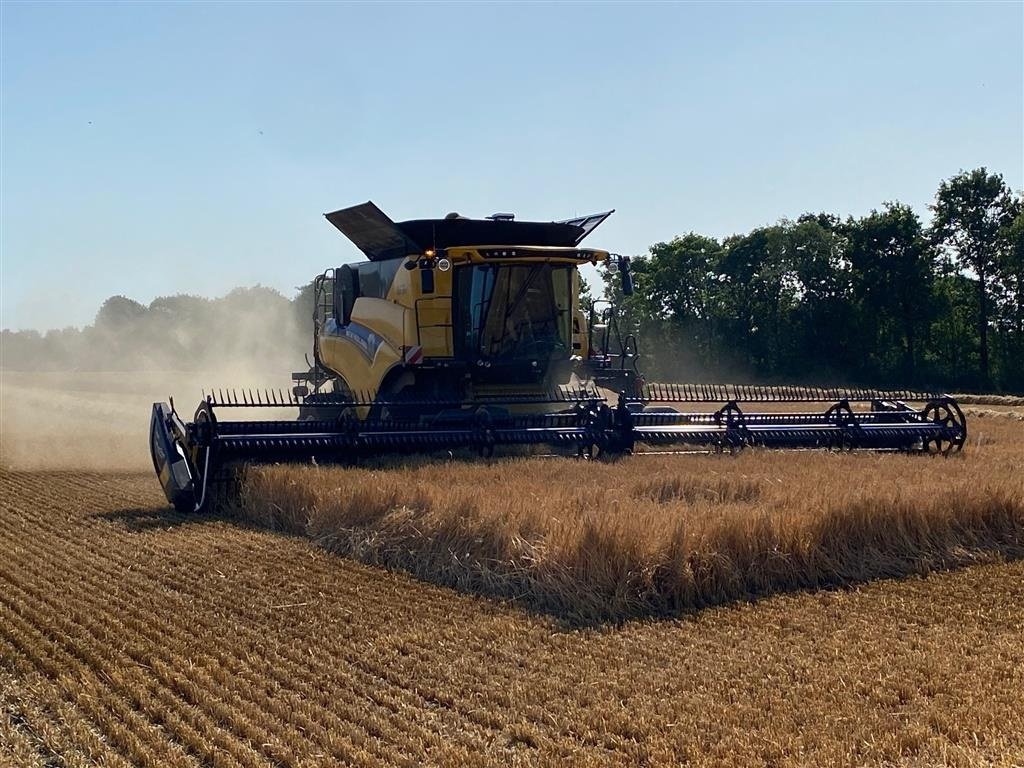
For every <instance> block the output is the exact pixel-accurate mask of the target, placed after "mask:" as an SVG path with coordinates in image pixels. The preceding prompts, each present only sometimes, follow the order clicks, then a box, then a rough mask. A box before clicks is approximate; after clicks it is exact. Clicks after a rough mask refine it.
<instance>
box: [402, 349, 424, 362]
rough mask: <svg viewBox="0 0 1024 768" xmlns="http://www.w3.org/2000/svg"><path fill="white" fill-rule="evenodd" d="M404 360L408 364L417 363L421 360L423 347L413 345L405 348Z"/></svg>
mask: <svg viewBox="0 0 1024 768" xmlns="http://www.w3.org/2000/svg"><path fill="white" fill-rule="evenodd" d="M405 362H406V363H408V364H409V365H417V364H418V363H422V362H423V347H421V346H418V345H417V346H413V347H406V348H405Z"/></svg>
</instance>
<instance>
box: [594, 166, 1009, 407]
mask: <svg viewBox="0 0 1024 768" xmlns="http://www.w3.org/2000/svg"><path fill="white" fill-rule="evenodd" d="M930 209H931V214H932V218H931V222H930V223H929V224H928V225H927V226H926V225H925V224H924V223H923V222H922V221H921V218H920V217H919V216H918V215H917V213H916V212H915V211H913V210H912V209H911V208H910V207H909V206H907V205H904V204H902V203H899V202H889V203H885V204H884V205H883V206H882V207H881V209H878V210H873V211H871V212H870V213H869V214H867V215H866V216H862V217H859V218H854V217H849V218H847V219H845V220H844V219H841V218H840V217H838V216H835V215H833V214H829V213H816V214H812V213H808V214H804V215H802V216H800V217H799V218H798V219H796V220H795V221H792V220H783V221H781V222H779V223H778V224H775V225H772V226H767V227H759V228H757V229H755V230H753V231H751V232H749V233H746V234H740V235H733V236H731V237H727V238H725V239H722V240H719V239H717V238H714V237H709V236H707V235H701V234H698V233H695V232H690V233H689V234H686V235H682V236H679V237H676V238H675V239H673V240H671V241H670V242H665V243H656V244H655V245H653V246H652V247H651V248H650V251H649V253H647V254H646V255H644V256H639V257H634V258H633V259H632V272H633V276H634V283H635V286H636V290H635V292H634V293H633V295H631V296H629V297H623V296H622V295H621V291H620V288H619V285H620V283H619V280H618V277H617V276H616V275H614V274H612V273H611V272H606V273H605V285H604V292H605V297H606V298H609V299H612V300H613V301H616V302H620V307H621V310H620V312H619V316H620V323H622V324H624V325H625V326H626V327H627V328H629V329H630V330H631V331H632V332H634V333H636V334H637V336H638V338H639V339H640V340H641V349H640V351H641V354H642V355H643V363H642V365H643V369H644V372H645V374H647V377H648V378H649V379H652V378H653V379H661V380H669V379H676V380H678V379H680V378H682V379H683V380H691V381H692V380H702V379H703V380H719V381H721V380H741V379H746V380H754V381H773V380H779V381H781V380H787V381H797V382H806V383H823V384H825V383H837V382H845V383H851V384H854V383H856V384H867V385H875V386H894V387H900V386H903V387H909V386H919V387H934V388H937V389H939V388H941V389H947V390H954V389H956V390H963V389H970V390H985V391H992V390H995V391H1016V392H1020V391H1024V203H1022V198H1021V195H1020V194H1019V193H1015V192H1014V191H1013V190H1011V189H1010V188H1009V187H1008V186H1007V185H1006V183H1005V182H1004V181H1003V178H1002V176H1001V175H999V174H996V173H990V172H989V171H988V170H987V169H985V168H979V169H976V170H972V171H963V172H961V173H959V174H957V175H956V176H953V177H952V178H950V179H947V180H945V181H943V182H941V183H940V185H939V188H938V190H937V191H936V193H935V199H934V202H933V203H932V204H931V206H930Z"/></svg>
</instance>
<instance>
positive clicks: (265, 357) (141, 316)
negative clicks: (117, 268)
mask: <svg viewBox="0 0 1024 768" xmlns="http://www.w3.org/2000/svg"><path fill="white" fill-rule="evenodd" d="M300 310H302V307H299V306H297V300H296V301H289V300H288V299H286V298H285V297H284V296H282V295H280V294H278V293H277V292H275V291H271V290H269V289H264V288H259V287H257V288H252V289H238V290H236V291H232V292H231V293H230V294H228V295H227V296H225V297H222V298H220V299H203V298H200V297H194V296H176V297H166V298H161V299H157V300H155V301H154V302H153V303H152V304H150V305H149V306H148V307H145V306H143V305H141V304H138V303H136V302H132V301H131V300H128V299H123V298H122V297H115V299H111V300H108V302H106V303H105V304H104V308H102V309H101V310H100V312H99V314H98V315H97V319H96V322H95V323H94V324H93V325H91V326H88V327H86V328H84V329H68V330H65V331H56V332H51V333H47V334H38V333H35V332H10V331H4V332H3V339H2V343H0V467H3V468H7V469H18V470H90V471H139V470H148V471H152V461H151V459H150V456H149V442H148V436H149V419H150V413H151V411H152V404H153V403H154V402H157V401H167V400H168V397H169V396H172V397H173V398H174V402H175V406H176V407H177V410H178V413H179V414H180V415H181V416H182V418H183V419H184V420H186V421H188V420H191V418H192V415H193V413H194V411H195V408H196V406H197V404H198V403H199V401H200V399H201V397H202V393H203V390H204V389H205V390H206V391H207V392H209V391H210V390H211V389H213V388H224V389H227V388H235V389H238V390H241V389H242V388H243V387H244V388H246V389H248V388H253V389H255V388H257V387H260V388H264V387H273V388H282V389H287V388H289V387H290V386H291V372H292V371H304V370H306V369H307V365H306V362H305V359H304V355H305V354H306V353H307V351H308V350H309V349H310V346H311V338H310V332H309V330H308V329H307V327H306V326H307V324H308V321H306V322H304V319H305V318H307V317H308V314H309V313H307V312H305V311H300ZM294 416H295V413H294V411H291V410H288V411H285V412H284V413H282V412H281V409H274V413H268V412H265V411H263V412H261V411H256V410H255V409H253V410H252V411H249V412H248V413H247V414H245V413H242V412H241V409H239V412H237V413H236V412H232V414H231V418H236V417H240V418H246V417H248V418H294Z"/></svg>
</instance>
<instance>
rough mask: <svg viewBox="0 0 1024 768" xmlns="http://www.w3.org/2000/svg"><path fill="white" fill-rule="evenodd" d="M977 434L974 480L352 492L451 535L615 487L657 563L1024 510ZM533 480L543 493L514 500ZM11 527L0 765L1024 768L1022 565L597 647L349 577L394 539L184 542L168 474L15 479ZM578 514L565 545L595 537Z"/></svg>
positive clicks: (748, 461)
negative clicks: (705, 524)
mask: <svg viewBox="0 0 1024 768" xmlns="http://www.w3.org/2000/svg"><path fill="white" fill-rule="evenodd" d="M979 407H985V408H987V409H989V410H990V411H992V413H991V414H985V415H981V414H978V415H976V416H975V417H974V418H972V420H971V428H972V437H971V444H970V445H969V446H968V452H967V453H966V454H965V456H964V457H962V458H954V459H949V460H942V459H929V458H923V457H899V456H895V457H870V456H862V455H857V454H854V455H831V456H825V455H822V454H785V455H784V456H786V457H788V459H786V458H783V455H776V454H772V455H770V456H763V455H760V454H758V453H756V452H749V453H748V454H745V455H743V456H740V457H737V458H730V457H675V458H672V459H671V462H670V463H665V462H669V461H670V460H669V459H667V458H658V457H637V458H635V459H631V460H629V461H624V462H619V463H616V464H611V465H601V464H583V463H580V462H575V461H571V460H570V461H558V462H554V461H547V462H541V463H539V464H534V463H532V462H538V461H540V460H531V462H523V463H522V465H521V466H520V465H518V464H514V463H513V464H506V465H502V464H498V463H496V464H493V465H491V466H479V467H461V466H459V467H451V466H450V465H446V464H439V465H437V464H424V465H420V466H418V467H413V468H410V469H407V470H401V471H399V472H398V473H397V474H396V473H394V472H392V473H390V474H389V475H388V479H381V478H378V479H377V480H374V472H376V470H374V469H373V468H363V469H350V470H342V471H341V473H342V474H340V475H336V476H332V481H334V482H336V485H335V486H334V487H335V488H337V489H341V490H342V491H344V492H341V493H339V494H335V495H336V496H340V497H342V498H344V497H345V492H349V491H351V489H352V488H358V487H360V486H363V487H366V488H368V489H371V490H372V492H371V490H367V493H368V494H370V495H369V496H368V497H367V499H368V500H369V501H371V502H372V501H373V499H374V496H373V493H381V494H384V496H385V497H387V498H391V497H388V496H387V493H385V492H386V491H387V489H388V488H392V489H397V488H399V486H400V485H401V483H403V482H405V483H406V484H418V486H419V487H420V493H421V494H423V495H425V497H426V498H433V499H435V501H437V502H438V504H439V505H440V506H439V507H438V508H443V506H444V505H443V504H440V502H442V501H444V500H445V499H448V498H449V496H450V497H451V498H455V497H459V496H466V495H467V494H470V493H471V491H473V490H474V489H473V488H471V487H470V486H472V485H474V484H475V485H476V486H478V490H480V491H481V492H484V491H487V489H488V488H490V489H492V490H491V491H488V492H489V493H490V494H491V495H492V496H497V495H498V494H499V490H498V489H501V488H504V489H505V490H504V493H503V495H501V497H500V498H497V497H496V498H495V499H494V503H493V505H491V507H488V505H486V504H485V505H483V507H481V505H480V504H479V503H478V504H477V506H476V508H475V511H474V510H472V509H471V510H470V512H471V515H470V516H471V517H473V518H474V519H476V520H478V521H479V520H484V521H486V513H487V509H488V508H493V509H496V510H504V511H506V512H507V511H509V510H515V509H521V510H522V511H524V512H525V511H527V510H533V511H538V510H539V511H541V512H544V511H545V510H546V508H545V507H544V502H543V500H541V499H538V498H535V497H534V496H531V494H536V493H538V490H537V489H541V488H547V489H548V490H549V491H550V493H549V494H548V495H549V496H550V497H551V499H553V500H556V501H557V500H562V501H567V502H568V503H567V504H565V506H568V507H570V508H571V507H572V500H573V499H576V498H577V497H579V498H582V499H583V500H584V501H586V500H587V499H589V498H591V497H590V496H587V492H585V491H584V490H583V489H582V484H583V483H584V482H585V483H589V484H591V485H593V484H595V483H596V484H597V486H598V487H597V490H595V491H593V494H594V496H593V499H596V500H597V501H598V502H600V503H604V504H606V505H607V506H608V507H609V508H610V507H611V506H612V501H613V500H615V499H618V502H617V503H618V506H619V507H623V506H625V505H627V504H633V505H634V506H635V510H634V511H635V515H630V514H627V513H626V512H621V511H620V514H621V515H622V517H621V519H620V518H616V520H618V522H617V523H616V526H617V527H618V528H619V529H622V527H623V525H625V523H623V522H622V521H625V520H634V521H635V522H636V524H635V525H633V526H632V527H631V528H630V527H628V526H627V528H626V530H627V532H628V531H629V530H632V531H634V532H635V531H637V530H640V531H647V532H648V533H649V534H650V536H653V537H654V540H657V538H658V536H659V535H660V534H659V531H668V530H675V529H676V528H675V527H673V525H671V524H669V523H668V522H663V523H662V524H661V527H659V524H658V523H657V520H658V519H659V518H658V517H657V515H659V514H660V515H661V516H662V517H661V519H663V520H668V521H671V520H675V521H676V522H678V520H679V518H681V517H686V516H687V515H689V516H691V518H692V519H693V520H694V521H697V520H699V519H704V518H708V517H709V516H710V517H711V518H715V516H716V515H717V516H718V518H715V519H721V517H722V516H724V517H726V518H730V519H731V518H732V517H733V516H735V515H737V514H739V513H740V512H741V510H742V509H744V508H748V509H753V510H754V511H755V512H758V511H760V512H761V513H763V512H764V511H765V510H766V509H769V508H771V507H772V506H773V505H775V504H777V503H778V504H782V503H783V502H784V501H785V500H786V499H789V500H790V502H791V507H793V508H794V509H796V508H800V509H803V510H804V511H807V510H810V509H812V508H813V507H814V504H815V503H816V502H815V500H822V499H824V500H828V499H830V498H834V499H836V500H838V501H839V502H843V501H850V500H855V499H856V498H858V494H859V495H860V497H861V498H875V499H885V498H902V499H903V500H904V501H908V500H910V501H913V500H915V499H918V498H921V499H923V501H922V502H920V503H922V504H924V505H925V507H927V508H929V509H942V506H941V503H940V501H941V499H942V498H943V496H944V494H948V493H950V492H952V493H954V495H955V494H960V497H961V498H968V497H969V498H979V499H984V498H985V497H986V494H990V493H991V494H1003V496H1008V497H1009V498H1010V501H1011V502H1014V501H1016V502H1017V503H1019V502H1020V500H1021V498H1020V496H1018V495H1017V494H1018V493H1019V485H1015V483H1019V475H1018V474H1017V473H1016V471H1015V470H1016V469H1018V468H1019V467H1020V464H1021V461H1020V457H1021V453H1020V451H1019V446H1020V445H1021V444H1024V425H1022V423H1021V421H1019V420H1018V418H1016V416H1015V414H1014V412H1013V411H1012V409H1010V408H1008V407H1003V406H979ZM1004 414H1009V415H1004ZM823 466H824V467H825V468H826V469H827V471H826V472H824V473H822V472H821V471H812V469H814V468H815V467H817V469H818V470H820V469H821V467H823ZM274 471H278V472H282V473H287V472H293V470H274ZM320 471H322V472H329V471H330V470H326V469H324V470H316V469H313V470H303V472H312V473H315V472H320ZM509 471H511V472H518V473H519V476H520V479H524V478H529V482H528V483H527V485H528V487H527V488H525V489H522V488H520V489H517V488H515V487H514V486H511V485H505V486H502V485H501V483H500V480H501V477H502V473H503V472H509ZM346 473H347V474H346ZM474 473H475V474H474ZM445 478H448V479H447V480H446V479H445ZM474 478H475V479H474ZM602 478H603V479H602ZM286 480H290V481H294V480H295V477H291V478H286ZM371 481H373V482H371ZM389 483H390V484H391V485H389ZM395 484H398V485H395ZM559 484H561V485H562V486H565V487H564V488H562V489H561V490H559V488H558V486H559ZM901 484H902V486H901ZM829 487H831V488H832V489H833V490H832V491H831V492H828V491H827V489H828V488H829ZM900 487H904V488H905V490H903V491H900V490H899V488H900ZM666 488H667V489H668V490H667V491H666V490H664V489H666ZM735 488H740V489H741V490H742V489H746V490H743V491H742V493H740V492H739V491H735V490H732V491H730V490H728V489H735ZM751 488H754V489H757V490H750V489H751ZM279 489H280V486H278V490H279ZM345 489H349V491H345ZM688 489H689V490H688ZM265 490H266V489H265ZM395 493H397V494H398V496H395V497H394V499H393V500H394V501H395V502H397V503H396V504H393V505H392V510H391V511H392V513H393V512H394V510H400V509H401V508H402V507H403V506H404V507H405V508H406V512H405V513H403V514H405V515H406V518H403V519H407V518H408V510H409V504H407V503H405V502H406V501H408V499H405V498H403V497H401V493H400V492H399V490H395ZM446 494H448V495H447V496H446ZM580 494H582V496H580ZM645 494H646V495H645ZM887 494H888V495H887ZM387 498H385V500H387ZM0 500H2V506H0V553H2V557H0V765H7V764H12V765H17V766H21V765H26V766H30V765H93V764H100V765H153V766H157V765H160V766H163V765H218V766H269V765H330V764H342V765H346V764H347V765H367V766H370V765H410V766H411V765H422V764H437V765H499V764H520V765H577V764H579V765H587V764H589V765H637V764H641V765H643V764H648V765H676V764H694V765H735V766H748V765H815V766H826V765H835V766H846V765H906V766H918V765H967V766H973V765H977V766H981V765H1001V766H1015V765H1021V764H1022V763H1024V699H1022V697H1021V696H1020V694H1019V691H1020V690H1021V689H1024V561H1021V560H1018V559H1017V555H1015V554H1014V552H1013V549H1012V546H1010V545H1007V543H1006V541H1004V542H1003V545H1002V546H1001V547H995V548H993V547H978V548H975V549H974V550H973V551H969V552H960V553H959V554H957V553H955V552H954V553H952V554H953V555H956V556H962V558H963V559H962V561H957V562H954V563H950V564H955V565H958V566H962V565H963V564H964V563H973V564H972V565H970V566H969V567H956V568H953V569H951V570H941V566H942V563H933V562H924V563H918V567H917V568H909V569H906V570H907V571H908V572H911V575H907V576H904V577H902V578H899V579H892V578H888V579H887V578H879V579H874V580H870V579H869V580H867V581H857V583H855V584H852V585H851V586H848V587H843V588H830V589H806V588H799V585H793V586H792V587H790V588H791V589H794V590H795V591H789V592H784V593H779V594H767V595H765V596H762V597H761V598H760V599H757V600H756V601H751V600H748V599H742V598H737V597H736V596H732V597H727V599H726V600H725V601H724V602H723V603H722V604H720V605H717V606H714V607H706V608H703V609H701V610H690V609H685V607H684V608H680V607H678V606H677V609H676V610H673V611H669V612H667V613H666V612H662V613H659V614H657V615H655V614H648V615H647V617H646V618H641V619H631V620H627V621H615V622H607V621H599V620H596V619H595V618H594V617H593V616H591V617H590V620H588V621H585V622H581V621H579V620H578V619H579V618H580V617H579V616H577V617H575V619H573V620H567V617H568V618H570V619H571V618H572V617H569V616H568V614H567V613H566V612H565V611H564V607H565V606H559V605H557V604H552V603H550V602H544V601H540V602H537V601H535V600H534V601H532V600H530V599H529V597H528V596H526V597H524V596H519V597H518V598H517V597H512V598H509V597H508V596H505V597H502V598H495V597H493V596H492V597H488V596H481V594H480V593H481V592H484V593H486V592H487V591H488V590H486V589H480V588H479V587H480V584H479V583H478V582H473V581H464V582H458V581H457V580H456V582H453V583H454V588H452V587H446V586H440V585H438V584H433V583H429V582H428V581H426V580H425V578H426V577H427V576H429V574H419V578H417V577H416V576H414V575H413V574H410V573H409V572H408V571H409V570H410V569H409V568H405V567H404V566H403V564H402V563H400V562H398V563H396V562H388V561H387V560H383V561H382V562H381V565H384V566H387V567H380V566H379V565H377V566H373V565H367V564H365V563H361V562H357V561H356V560H354V559H353V558H354V557H363V559H366V560H370V561H372V560H373V558H372V557H368V556H366V553H367V551H368V550H366V549H365V546H364V548H363V549H362V550H360V551H355V550H352V551H350V552H348V554H349V555H350V556H349V557H343V556H341V555H339V554H337V553H335V552H332V551H328V548H333V549H335V550H339V551H342V552H344V551H345V549H344V547H339V546H338V538H337V537H338V536H339V535H342V534H345V535H347V536H348V538H347V539H346V540H347V541H354V542H363V543H364V545H365V541H366V538H365V534H366V530H368V529H367V523H368V522H369V523H373V524H376V525H380V523H381V521H382V520H386V519H388V518H387V515H381V516H377V517H376V518H374V516H373V515H372V514H371V515H369V516H368V517H364V518H362V519H361V520H360V521H357V522H359V523H360V525H361V526H362V528H361V529H359V526H354V525H352V523H353V520H351V519H348V520H347V521H346V520H345V519H341V520H340V522H341V523H346V522H347V524H345V525H340V526H339V525H338V523H339V518H337V517H334V518H321V519H322V520H328V521H329V522H331V528H330V531H331V535H330V536H327V537H324V536H320V535H314V534H316V531H314V530H310V529H308V528H306V529H304V530H301V531H300V532H301V533H302V534H303V535H301V536H296V535H289V534H287V533H285V532H282V531H280V530H277V531H275V530H271V529H270V527H269V526H270V525H271V524H276V525H278V526H279V527H280V525H281V521H280V520H276V521H275V520H273V519H268V518H263V519H260V518H259V517H258V516H256V517H252V519H245V518H244V517H242V516H239V515H238V510H236V516H234V517H229V516H226V515H223V514H221V515H219V516H188V515H185V516H183V515H178V514H176V513H174V512H173V511H172V510H169V509H168V508H167V506H166V504H165V503H164V500H163V498H162V494H161V493H160V491H159V488H158V485H157V483H156V481H155V479H154V478H153V477H152V476H151V473H148V472H141V473H140V472H135V471H132V472H117V471H105V472H91V473H85V472H68V471H54V470H49V471H38V469H33V470H32V471H28V470H26V469H18V468H17V466H15V467H10V466H9V467H8V468H6V469H4V470H2V471H0ZM379 500H380V498H379V497H378V501H379ZM936 500H940V501H936ZM550 503H553V502H550ZM915 503H916V502H915ZM929 505H931V506H929ZM936 505H938V506H936ZM370 506H371V507H372V504H370ZM363 508H365V505H364V507H363ZM467 509H468V508H467ZM251 511H252V510H250V512H251ZM342 511H344V508H343V509H342ZM547 511H550V510H547ZM243 512H244V510H243ZM578 512H579V514H575V513H573V514H570V515H569V516H567V517H566V516H563V518H564V519H565V521H566V523H565V524H566V525H568V526H569V528H568V529H564V530H563V535H564V533H565V530H578V528H573V527H572V526H575V525H578V524H579V523H580V521H584V520H586V519H588V514H589V513H588V512H587V510H586V509H581V510H578ZM627 512H628V510H627ZM335 513H337V510H335ZM574 514H575V516H574ZM591 517H592V516H591ZM254 520H255V521H256V522H255V523H254ZM303 522H304V524H305V525H308V523H309V519H308V518H306V519H305V520H304V521H303ZM257 523H258V524H257ZM613 527H615V526H613ZM357 529H358V530H357ZM321 533H322V531H321ZM426 534H427V535H430V532H429V531H427V532H426ZM332 536H333V538H332ZM636 541H637V546H638V547H639V549H637V550H636V551H637V552H639V553H641V554H643V553H645V552H646V553H650V552H652V551H657V548H656V547H655V548H654V549H653V550H651V549H645V548H644V547H646V546H647V544H649V543H650V541H651V539H650V538H645V537H640V538H639V539H637V540H636ZM979 541H981V539H980V538H978V539H976V541H975V543H977V542H979ZM645 542H646V543H645ZM1010 544H1011V545H1012V542H1010ZM1018 544H1019V540H1018ZM378 554H379V553H378ZM451 554H452V556H458V553H457V552H456V551H454V550H453V551H452V552H451ZM915 572H917V573H916V575H915ZM855 581H856V580H855ZM490 593H491V594H492V595H493V594H502V590H500V589H498V590H491V591H490ZM709 602H715V601H709ZM719 602H721V601H719ZM642 613H643V612H641V614H642Z"/></svg>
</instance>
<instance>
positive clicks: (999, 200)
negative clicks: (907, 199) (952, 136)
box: [931, 168, 1016, 385]
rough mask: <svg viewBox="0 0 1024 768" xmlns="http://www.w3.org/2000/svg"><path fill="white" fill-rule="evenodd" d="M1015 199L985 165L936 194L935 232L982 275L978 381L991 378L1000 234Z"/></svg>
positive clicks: (953, 255)
mask: <svg viewBox="0 0 1024 768" xmlns="http://www.w3.org/2000/svg"><path fill="white" fill-rule="evenodd" d="M1015 207H1016V201H1015V200H1014V197H1013V194H1012V193H1011V191H1010V188H1009V187H1008V186H1007V185H1006V184H1005V183H1004V182H1003V177H1002V176H1001V175H1000V174H997V173H989V172H988V171H987V170H986V169H985V168H977V169H975V170H973V171H961V172H960V173H959V174H957V175H956V176H954V177H952V178H951V179H948V180H946V181H943V182H942V183H941V184H940V185H939V189H938V191H937V192H936V194H935V202H934V203H933V204H932V206H931V209H932V212H933V213H934V219H933V221H932V236H933V239H934V241H935V242H936V243H938V244H939V245H942V246H943V247H944V248H945V250H946V254H947V256H948V258H949V260H950V263H951V264H952V265H953V266H954V267H955V268H956V269H958V270H959V271H961V272H965V273H968V274H971V273H973V275H974V276H975V277H976V278H977V290H978V299H977V301H978V312H977V318H976V327H977V332H978V343H979V358H978V366H979V369H978V374H979V379H980V381H979V383H980V384H982V385H988V383H989V382H990V380H991V375H990V374H991V368H990V365H989V323H990V320H991V315H992V298H991V297H992V291H993V288H994V287H995V281H996V279H997V277H998V274H999V263H998V261H999V250H1000V233H1001V232H1003V231H1005V230H1006V229H1007V228H1008V227H1009V226H1010V224H1011V222H1012V221H1013V219H1014V216H1015V213H1016V212H1015V210H1014V209H1015Z"/></svg>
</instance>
